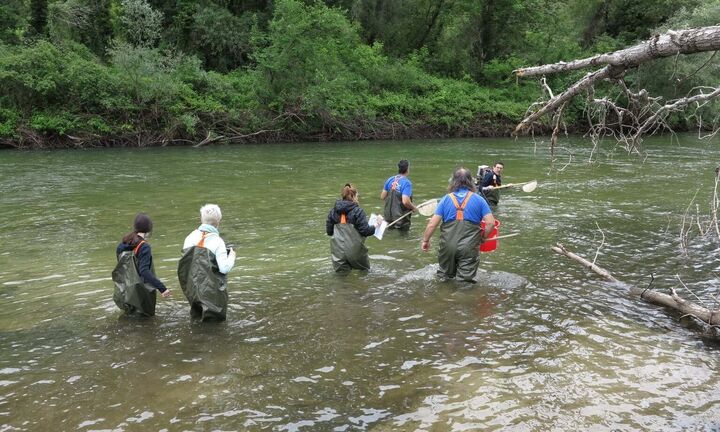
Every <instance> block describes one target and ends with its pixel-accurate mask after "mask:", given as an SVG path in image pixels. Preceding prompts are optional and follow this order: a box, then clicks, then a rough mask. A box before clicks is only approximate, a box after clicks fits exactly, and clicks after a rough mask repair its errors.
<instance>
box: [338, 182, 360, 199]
mask: <svg viewBox="0 0 720 432" xmlns="http://www.w3.org/2000/svg"><path fill="white" fill-rule="evenodd" d="M340 196H342V199H344V200H345V201H356V200H357V189H356V188H355V186H353V184H352V183H345V186H343V188H342V190H341V191H340Z"/></svg>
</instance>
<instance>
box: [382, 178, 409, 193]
mask: <svg viewBox="0 0 720 432" xmlns="http://www.w3.org/2000/svg"><path fill="white" fill-rule="evenodd" d="M395 178H397V179H398V186H397V188H395V190H397V191H399V192H400V195H407V196H408V197H411V196H412V182H410V179H408V178H407V176H404V175H400V174H398V175H396V176H392V177H390V178H389V179H387V181H386V182H385V186H384V188H383V189H385V190H386V191H387V192H388V193H390V189H392V184H393V182H394V181H395Z"/></svg>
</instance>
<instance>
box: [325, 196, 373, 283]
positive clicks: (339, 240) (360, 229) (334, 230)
mask: <svg viewBox="0 0 720 432" xmlns="http://www.w3.org/2000/svg"><path fill="white" fill-rule="evenodd" d="M341 196H342V199H339V200H337V201H336V202H335V206H333V208H332V209H330V212H329V213H328V217H327V221H326V222H325V232H326V233H327V235H329V236H332V240H331V242H330V252H331V254H332V262H333V268H334V269H335V271H336V272H337V273H342V274H345V273H349V272H350V270H351V269H359V270H369V269H370V258H369V257H368V249H367V247H366V246H365V237H368V236H371V235H373V234H375V228H376V227H377V226H379V225H380V224H381V223H382V220H383V218H382V216H378V217H377V221H376V223H375V225H374V226H373V225H369V224H368V220H367V216H365V211H364V210H363V209H361V208H360V205H359V204H358V192H357V189H356V188H355V186H353V185H352V184H351V183H346V184H345V186H343V188H342V192H341Z"/></svg>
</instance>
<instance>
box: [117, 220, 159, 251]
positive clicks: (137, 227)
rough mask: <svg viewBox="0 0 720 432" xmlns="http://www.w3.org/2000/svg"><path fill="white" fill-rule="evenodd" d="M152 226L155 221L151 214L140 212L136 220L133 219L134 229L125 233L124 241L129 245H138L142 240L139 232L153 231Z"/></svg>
mask: <svg viewBox="0 0 720 432" xmlns="http://www.w3.org/2000/svg"><path fill="white" fill-rule="evenodd" d="M152 228H153V223H152V219H150V216H148V215H147V214H145V213H138V214H136V215H135V220H134V221H133V230H132V231H131V232H129V233H127V234H125V236H124V237H123V238H122V242H123V243H125V244H129V245H136V244H138V243H140V241H141V240H142V238H141V237H140V236H139V235H138V233H149V232H151V231H152Z"/></svg>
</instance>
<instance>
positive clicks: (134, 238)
mask: <svg viewBox="0 0 720 432" xmlns="http://www.w3.org/2000/svg"><path fill="white" fill-rule="evenodd" d="M141 241H142V237H140V236H139V235H138V232H137V231H131V232H129V233H127V234H125V236H123V238H122V242H123V243H125V244H127V245H130V246H135V245H137V244H138V243H140V242H141Z"/></svg>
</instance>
